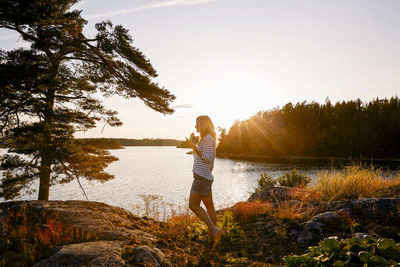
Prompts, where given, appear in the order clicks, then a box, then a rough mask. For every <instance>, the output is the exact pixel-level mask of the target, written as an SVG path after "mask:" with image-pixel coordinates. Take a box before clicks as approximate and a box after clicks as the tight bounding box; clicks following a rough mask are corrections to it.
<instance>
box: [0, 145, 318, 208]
mask: <svg viewBox="0 0 400 267" xmlns="http://www.w3.org/2000/svg"><path fill="white" fill-rule="evenodd" d="M188 151H189V150H188V149H177V148H175V147H126V148H125V149H119V150H111V153H112V154H113V155H115V156H117V157H118V158H119V161H117V162H114V163H113V164H111V165H109V167H108V168H107V169H106V171H107V172H109V173H111V174H114V175H115V179H113V180H111V181H108V182H105V183H103V184H102V183H99V182H91V183H89V182H87V181H85V180H84V179H82V180H81V183H82V185H83V187H84V188H85V191H86V194H87V196H88V198H89V200H91V201H100V202H105V203H108V204H111V205H115V206H119V207H123V208H127V209H129V210H134V207H135V206H136V205H142V204H143V200H142V198H141V195H157V196H160V197H162V200H163V201H164V202H167V203H170V204H172V205H174V206H182V207H183V206H186V203H187V199H188V196H189V191H190V187H191V183H192V179H193V178H192V164H193V156H192V155H188V154H186V152H188ZM2 152H3V153H4V150H3V151H2ZM292 167H293V166H290V165H282V164H280V165H278V164H267V163H254V162H246V161H236V160H229V159H216V161H215V168H214V171H213V174H214V177H215V180H214V183H213V195H214V202H215V206H216V207H218V208H225V207H228V206H231V205H233V204H235V203H236V202H238V201H243V200H246V199H247V198H248V197H249V196H250V195H251V193H252V192H254V189H255V187H256V186H257V180H258V178H259V176H260V173H261V172H263V171H268V172H269V173H270V174H271V175H272V176H273V177H279V176H280V175H282V174H283V173H285V172H286V171H288V170H291V169H292ZM317 171H318V170H315V169H314V170H300V172H302V173H306V174H307V175H309V176H311V177H313V178H315V177H316V174H317ZM32 186H33V188H36V189H37V188H38V184H37V183H36V184H34V185H32ZM36 198H37V194H36V193H34V194H33V195H30V196H29V195H25V196H23V197H22V198H20V199H29V200H30V199H36ZM50 199H51V200H71V199H74V200H86V198H85V197H84V195H83V193H82V190H81V189H80V187H79V185H78V183H77V181H72V182H71V183H68V184H64V185H55V186H53V187H51V189H50ZM0 200H3V199H0Z"/></svg>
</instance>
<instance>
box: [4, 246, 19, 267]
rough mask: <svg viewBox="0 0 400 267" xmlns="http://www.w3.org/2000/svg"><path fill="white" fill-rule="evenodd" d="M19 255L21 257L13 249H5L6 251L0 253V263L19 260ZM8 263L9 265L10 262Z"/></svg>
mask: <svg viewBox="0 0 400 267" xmlns="http://www.w3.org/2000/svg"><path fill="white" fill-rule="evenodd" d="M21 257H22V255H21V254H18V253H17V252H15V251H11V250H9V251H6V252H4V253H2V254H1V255H0V264H4V263H14V262H16V261H18V260H20V259H21ZM10 265H11V264H10ZM1 266H3V265H1Z"/></svg>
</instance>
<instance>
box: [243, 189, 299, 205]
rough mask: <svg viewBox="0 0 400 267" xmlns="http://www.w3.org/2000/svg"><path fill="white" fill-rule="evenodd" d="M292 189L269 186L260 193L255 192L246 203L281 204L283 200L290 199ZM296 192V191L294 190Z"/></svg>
mask: <svg viewBox="0 0 400 267" xmlns="http://www.w3.org/2000/svg"><path fill="white" fill-rule="evenodd" d="M292 190H293V188H292V187H286V186H271V187H268V188H266V189H264V190H262V191H259V192H255V193H254V194H253V195H251V196H250V198H249V199H248V200H247V201H250V202H254V201H257V200H258V201H273V202H281V201H284V200H289V199H291V198H292V196H291V192H292ZM296 190H298V189H296Z"/></svg>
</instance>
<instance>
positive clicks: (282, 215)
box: [273, 200, 314, 221]
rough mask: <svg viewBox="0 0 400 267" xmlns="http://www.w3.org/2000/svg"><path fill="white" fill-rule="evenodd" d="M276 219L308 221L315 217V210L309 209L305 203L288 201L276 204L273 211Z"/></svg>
mask: <svg viewBox="0 0 400 267" xmlns="http://www.w3.org/2000/svg"><path fill="white" fill-rule="evenodd" d="M273 216H274V218H275V219H280V220H289V221H303V220H308V219H310V218H311V217H313V216H314V210H313V209H311V208H309V207H307V206H306V205H305V204H304V203H303V202H300V201H291V200H286V201H282V202H279V203H277V204H276V206H275V208H274V209H273Z"/></svg>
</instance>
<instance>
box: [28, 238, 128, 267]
mask: <svg viewBox="0 0 400 267" xmlns="http://www.w3.org/2000/svg"><path fill="white" fill-rule="evenodd" d="M123 252H124V244H123V242H122V241H95V242H85V243H80V244H72V245H64V246H61V247H58V248H56V249H54V251H53V252H52V253H51V254H52V255H51V256H50V257H48V258H47V259H45V260H42V261H40V262H38V263H37V264H35V265H33V267H57V266H63V267H64V266H65V267H66V266H82V265H85V266H88V267H94V266H125V260H124V259H123V258H122V254H123Z"/></svg>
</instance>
